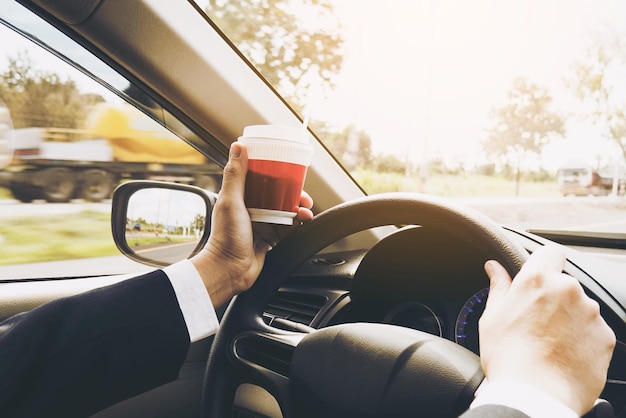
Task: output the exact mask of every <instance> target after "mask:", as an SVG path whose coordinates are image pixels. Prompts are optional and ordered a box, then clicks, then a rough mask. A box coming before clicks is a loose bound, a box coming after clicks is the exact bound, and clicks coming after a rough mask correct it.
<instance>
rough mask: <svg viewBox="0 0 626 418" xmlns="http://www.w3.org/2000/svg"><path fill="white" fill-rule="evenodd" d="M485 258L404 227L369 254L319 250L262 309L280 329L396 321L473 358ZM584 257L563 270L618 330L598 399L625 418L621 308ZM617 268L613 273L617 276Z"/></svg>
mask: <svg viewBox="0 0 626 418" xmlns="http://www.w3.org/2000/svg"><path fill="white" fill-rule="evenodd" d="M513 233H517V234H519V238H520V239H522V241H523V245H524V247H525V248H526V249H527V250H528V251H529V252H532V251H533V249H535V248H537V247H538V246H540V245H542V244H544V243H545V242H542V239H541V238H540V237H536V236H532V234H526V233H519V232H513ZM572 254H576V257H578V259H576V258H572ZM487 259H488V256H487V255H486V254H485V253H484V251H483V250H482V249H481V248H477V247H475V246H472V245H470V244H468V243H467V242H465V241H464V240H463V239H462V238H459V236H458V235H455V236H452V235H446V234H445V233H442V232H441V230H438V231H431V230H429V229H427V228H425V227H419V226H406V227H404V228H400V229H398V230H397V231H396V232H393V233H392V234H390V235H388V236H387V237H385V238H384V239H382V240H381V241H379V242H378V243H377V244H375V245H374V246H373V247H372V248H370V249H368V250H359V251H346V252H333V253H320V254H318V255H316V256H315V257H313V258H311V259H309V260H308V261H307V262H306V263H305V264H303V265H302V266H301V267H300V268H299V269H298V270H297V271H296V272H295V273H294V274H293V275H292V276H291V278H290V280H289V281H288V282H287V283H285V285H284V286H283V287H282V288H281V289H280V290H279V292H278V293H277V296H276V297H275V298H274V300H273V301H272V302H271V303H270V305H269V306H268V307H267V309H266V312H265V317H266V322H267V323H268V324H269V323H272V321H275V322H274V324H273V325H274V326H278V327H283V326H284V325H285V324H289V323H290V322H297V323H301V324H304V325H305V326H310V327H312V328H323V327H326V326H331V325H338V324H343V323H353V322H373V323H387V324H394V325H399V326H404V327H409V328H413V329H417V330H420V331H423V332H427V333H430V334H434V335H438V336H441V337H443V338H446V339H449V340H451V341H454V342H456V343H457V344H460V345H462V346H464V347H466V348H468V349H469V350H471V351H473V352H474V353H476V354H479V343H478V320H479V318H480V316H481V314H482V312H483V310H484V308H485V303H486V300H487V297H488V285H489V281H488V278H487V275H486V273H485V272H484V270H483V265H484V263H485V261H487ZM583 260H584V254H583V253H580V254H579V253H578V252H576V253H571V254H568V263H567V266H566V269H565V271H566V273H568V274H570V275H572V276H574V277H576V278H577V279H578V280H579V281H580V282H581V284H582V285H583V287H584V289H585V291H586V292H587V293H588V294H589V295H590V296H591V297H592V298H594V299H596V300H598V302H599V303H600V305H601V311H602V314H603V316H604V318H605V320H606V321H607V322H608V323H609V325H610V326H611V327H612V328H613V330H614V331H615V333H616V336H617V339H618V341H619V342H618V347H617V348H616V350H615V355H614V359H613V361H612V363H611V367H610V370H609V376H608V380H607V387H606V389H605V392H604V393H603V396H604V397H605V398H606V399H608V400H609V401H610V402H611V403H612V404H613V406H614V408H616V411H622V413H623V414H624V415H617V416H626V344H624V342H626V329H624V328H625V327H624V323H625V321H624V318H620V317H617V316H615V313H614V312H619V311H622V312H623V309H621V308H620V307H619V306H615V305H614V304H615V303H617V304H618V305H619V303H618V302H617V301H615V300H608V299H607V298H605V297H603V296H602V297H600V296H598V295H605V294H606V292H605V290H604V286H606V285H607V283H602V285H600V283H599V282H598V281H597V280H596V279H594V278H593V276H592V275H591V274H589V273H588V271H585V270H583V269H582V268H580V266H579V265H582V264H584V263H583ZM607 263H608V262H607ZM607 266H617V264H613V263H609V264H604V263H603V262H602V261H600V262H599V264H598V265H596V266H591V267H590V270H593V271H594V272H595V271H597V269H600V270H603V271H604V272H605V273H609V272H608V271H606V269H607ZM592 267H593V268H592ZM623 267H624V266H622V267H621V269H622V270H620V269H619V268H618V269H617V270H616V271H614V272H612V273H614V274H616V275H618V274H619V273H620V272H622V271H624V270H623ZM594 268H595V269H596V270H594ZM622 277H624V276H622ZM620 287H621V288H622V289H623V287H624V286H623V284H622V285H621V286H620ZM611 292H613V289H611ZM618 300H619V299H618ZM612 304H613V305H612ZM287 328H288V327H287ZM575 338H576V337H575V336H572V339H573V342H575Z"/></svg>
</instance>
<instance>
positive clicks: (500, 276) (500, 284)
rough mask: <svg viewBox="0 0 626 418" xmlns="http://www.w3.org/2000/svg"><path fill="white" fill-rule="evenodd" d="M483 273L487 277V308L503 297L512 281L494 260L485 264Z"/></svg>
mask: <svg viewBox="0 0 626 418" xmlns="http://www.w3.org/2000/svg"><path fill="white" fill-rule="evenodd" d="M485 272H486V273H487V276H489V297H488V298H487V306H489V305H490V304H491V305H493V304H494V303H497V301H498V300H500V299H501V298H502V297H504V295H505V294H506V293H507V292H508V291H509V288H510V287H511V282H512V280H511V276H510V275H509V273H508V272H507V271H506V269H505V268H504V267H502V264H500V263H498V262H497V261H495V260H489V261H487V262H486V263H485Z"/></svg>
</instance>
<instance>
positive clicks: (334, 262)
mask: <svg viewBox="0 0 626 418" xmlns="http://www.w3.org/2000/svg"><path fill="white" fill-rule="evenodd" d="M345 262H346V260H344V259H343V258H333V257H317V258H314V259H313V260H311V264H314V265H316V266H339V265H341V264H343V263H345Z"/></svg>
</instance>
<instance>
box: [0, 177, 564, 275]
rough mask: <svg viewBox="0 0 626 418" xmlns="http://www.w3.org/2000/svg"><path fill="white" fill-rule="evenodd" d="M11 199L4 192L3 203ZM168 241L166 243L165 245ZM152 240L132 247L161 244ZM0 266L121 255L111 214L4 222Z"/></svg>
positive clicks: (429, 187)
mask: <svg viewBox="0 0 626 418" xmlns="http://www.w3.org/2000/svg"><path fill="white" fill-rule="evenodd" d="M355 178H356V179H357V181H359V182H360V183H361V184H362V185H363V186H364V188H365V190H366V191H367V192H368V193H369V194H375V193H381V192H385V191H412V192H426V193H430V194H435V195H439V196H446V197H497V196H499V197H510V196H515V183H514V182H513V181H510V180H506V179H503V178H499V177H491V176H476V175H474V176H452V175H433V176H431V177H430V178H429V179H428V181H427V182H426V184H425V187H422V185H421V184H420V182H419V181H418V180H417V179H410V178H406V177H405V176H403V175H401V174H393V173H377V172H374V171H365V170H363V171H358V172H356V173H355ZM558 194H559V193H558V189H557V184H556V181H548V182H522V183H521V184H520V194H519V195H520V196H525V197H547V196H558ZM3 198H10V193H9V192H8V191H7V190H6V189H2V188H0V199H3ZM159 239H160V241H159V242H160V243H173V242H180V241H178V237H176V238H174V237H171V236H170V237H159ZM163 240H165V241H163ZM159 242H157V238H156V237H149V236H146V237H145V239H142V240H140V241H137V242H131V246H133V247H135V248H138V247H144V246H149V245H153V244H158V243H159ZM0 254H1V256H0V265H9V264H22V263H34V262H40V261H55V260H68V259H76V258H89V257H103V256H110V255H118V254H119V250H118V249H117V248H116V247H115V244H114V243H113V238H112V237H111V225H110V215H109V214H108V213H99V212H93V211H84V212H81V213H77V214H66V215H43V216H38V217H36V218H34V217H17V218H11V219H7V220H2V222H0Z"/></svg>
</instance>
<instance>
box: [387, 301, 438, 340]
mask: <svg viewBox="0 0 626 418" xmlns="http://www.w3.org/2000/svg"><path fill="white" fill-rule="evenodd" d="M383 322H384V323H385V324H392V325H400V326H403V327H407V328H413V329H416V330H418V331H423V332H427V333H429V334H433V335H436V336H438V337H441V335H442V334H441V322H440V321H439V318H438V317H437V315H436V314H435V312H433V310H432V309H430V308H429V307H428V306H426V305H424V304H422V303H417V302H409V303H404V304H402V305H400V306H397V307H395V308H394V309H392V310H391V311H390V312H389V313H388V314H387V316H385V319H384V320H383Z"/></svg>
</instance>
